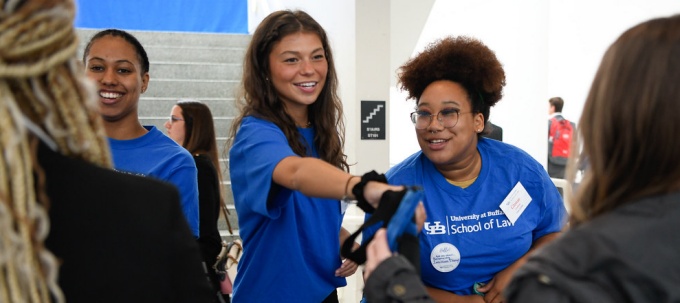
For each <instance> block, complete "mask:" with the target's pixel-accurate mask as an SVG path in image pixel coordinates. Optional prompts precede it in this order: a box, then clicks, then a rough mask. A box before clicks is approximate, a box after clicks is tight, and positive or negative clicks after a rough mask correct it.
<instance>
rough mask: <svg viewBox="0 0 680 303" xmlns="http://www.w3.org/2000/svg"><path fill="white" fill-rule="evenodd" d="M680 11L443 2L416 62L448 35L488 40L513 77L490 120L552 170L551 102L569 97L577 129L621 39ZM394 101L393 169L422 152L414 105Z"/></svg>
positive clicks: (657, 6)
mask: <svg viewBox="0 0 680 303" xmlns="http://www.w3.org/2000/svg"><path fill="white" fill-rule="evenodd" d="M679 12H680V1H676V0H650V1H640V0H608V1H590V0H550V1H543V0H521V1H502V0H477V1H475V0H466V1H463V0H459V1H450V0H437V1H436V2H435V4H434V6H433V8H432V11H431V12H430V16H429V18H428V20H427V24H426V25H425V27H424V29H423V31H422V33H421V36H420V39H419V41H418V43H417V45H416V47H415V49H414V50H413V52H412V55H416V54H417V53H418V52H420V51H422V50H423V49H424V47H425V46H426V45H427V44H428V43H431V42H433V41H434V40H435V39H437V38H440V37H443V36H445V35H469V36H473V37H476V38H478V39H480V40H482V41H483V42H484V43H485V44H486V45H487V46H489V48H491V49H492V50H494V51H495V52H496V56H497V57H498V58H499V60H500V61H501V63H503V65H504V67H505V71H506V77H507V78H506V80H507V85H506V87H505V89H504V97H503V99H501V101H500V102H499V103H498V104H497V105H496V106H495V107H493V108H492V109H491V117H490V118H491V121H493V122H494V123H495V124H498V125H500V126H502V127H503V135H504V141H505V142H508V143H510V144H513V145H516V146H518V147H520V148H522V149H524V150H525V151H527V152H528V153H529V154H531V155H532V156H533V157H534V158H536V159H537V160H538V161H539V162H541V163H543V164H544V165H545V159H546V149H547V148H546V136H547V134H546V132H547V129H546V128H547V126H546V125H547V123H546V117H547V110H548V105H547V104H548V99H549V98H551V97H554V96H561V97H562V98H564V100H565V108H564V113H565V115H566V116H567V118H569V119H572V120H574V121H575V122H577V121H578V119H579V118H580V113H581V109H582V107H583V102H584V100H585V98H586V95H587V93H588V90H589V87H590V83H591V81H592V78H593V76H594V74H595V71H596V69H597V67H598V65H599V62H600V59H601V57H602V55H603V54H604V51H605V50H606V48H607V47H609V45H610V44H611V43H612V42H613V41H614V40H615V39H616V37H618V36H619V35H620V34H621V33H622V32H623V31H624V30H626V29H627V28H629V27H631V26H633V25H635V24H637V23H639V22H641V21H644V20H647V19H649V18H652V17H659V16H667V15H671V14H674V13H679ZM415 26H418V25H415ZM393 59H394V58H393ZM406 59H407V58H403V60H402V61H401V62H402V63H403V62H405V61H406ZM397 67H398V66H396V67H395V69H396V68H397ZM391 98H392V100H391V101H392V102H391V104H392V109H391V110H392V112H391V116H392V120H391V121H392V123H391V125H390V127H391V130H392V137H391V141H390V163H392V164H396V163H398V162H400V161H401V160H402V159H404V158H405V157H407V156H408V155H410V154H411V153H413V152H414V151H417V150H418V149H419V147H418V144H417V142H416V139H415V132H414V131H413V127H412V126H411V125H410V123H409V122H408V118H407V117H408V113H409V112H411V111H413V106H414V102H413V101H409V102H399V101H401V100H404V99H405V96H404V94H403V93H401V92H399V91H397V89H396V88H393V89H392V96H391Z"/></svg>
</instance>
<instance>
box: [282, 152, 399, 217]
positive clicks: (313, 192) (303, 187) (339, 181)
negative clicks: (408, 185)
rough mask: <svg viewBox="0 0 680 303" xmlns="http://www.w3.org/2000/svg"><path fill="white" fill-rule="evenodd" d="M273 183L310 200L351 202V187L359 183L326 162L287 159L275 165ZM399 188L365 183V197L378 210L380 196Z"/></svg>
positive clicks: (310, 159) (354, 177)
mask: <svg viewBox="0 0 680 303" xmlns="http://www.w3.org/2000/svg"><path fill="white" fill-rule="evenodd" d="M272 177H273V179H274V183H276V184H279V185H281V186H283V187H286V188H289V189H292V190H297V191H300V192H302V193H303V194H305V195H307V196H310V197H318V198H328V199H342V198H343V197H345V196H347V197H349V198H351V199H354V198H355V197H354V195H353V194H352V188H353V187H354V185H356V184H357V183H359V182H360V181H361V178H360V177H359V176H352V175H350V174H348V173H346V172H344V171H342V170H340V169H338V168H337V167H334V166H333V165H330V164H328V163H327V162H325V161H323V160H320V159H317V158H311V157H297V156H293V157H287V158H284V159H283V160H281V161H280V162H279V164H277V165H276V167H275V168H274V173H273V176H272ZM402 189H403V187H402V186H392V185H388V184H384V183H379V182H368V184H367V185H366V187H365V188H364V197H365V198H366V200H367V201H368V203H370V204H371V206H373V207H377V206H378V203H379V202H380V197H382V194H383V193H384V192H385V191H386V190H394V191H399V190H402Z"/></svg>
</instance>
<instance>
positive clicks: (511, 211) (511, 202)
mask: <svg viewBox="0 0 680 303" xmlns="http://www.w3.org/2000/svg"><path fill="white" fill-rule="evenodd" d="M529 203H531V196H529V193H528V192H527V190H526V189H524V186H522V183H520V182H517V185H515V187H514V188H513V189H512V190H511V191H510V194H508V196H507V197H505V200H503V202H501V210H502V211H503V212H504V213H505V216H506V217H508V220H510V222H512V224H515V221H517V218H519V216H520V215H521V214H522V213H523V212H524V210H525V209H526V208H527V206H528V205H529Z"/></svg>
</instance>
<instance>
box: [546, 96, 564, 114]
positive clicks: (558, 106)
mask: <svg viewBox="0 0 680 303" xmlns="http://www.w3.org/2000/svg"><path fill="white" fill-rule="evenodd" d="M548 102H550V105H552V106H554V107H555V112H556V113H561V112H562V108H563V107H564V100H562V98H560V97H552V98H550V100H548Z"/></svg>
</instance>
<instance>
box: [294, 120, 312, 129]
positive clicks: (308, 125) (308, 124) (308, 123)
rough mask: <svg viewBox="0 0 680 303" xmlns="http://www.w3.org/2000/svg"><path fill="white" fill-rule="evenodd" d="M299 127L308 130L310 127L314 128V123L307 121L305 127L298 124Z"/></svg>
mask: <svg viewBox="0 0 680 303" xmlns="http://www.w3.org/2000/svg"><path fill="white" fill-rule="evenodd" d="M297 126H298V127H302V128H308V127H310V126H312V121H307V124H305V125H300V124H297Z"/></svg>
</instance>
